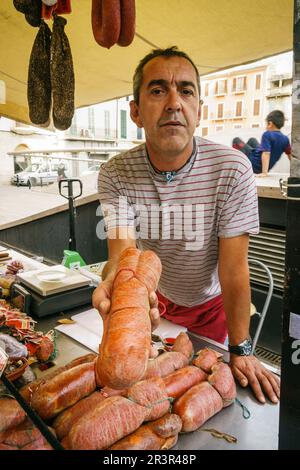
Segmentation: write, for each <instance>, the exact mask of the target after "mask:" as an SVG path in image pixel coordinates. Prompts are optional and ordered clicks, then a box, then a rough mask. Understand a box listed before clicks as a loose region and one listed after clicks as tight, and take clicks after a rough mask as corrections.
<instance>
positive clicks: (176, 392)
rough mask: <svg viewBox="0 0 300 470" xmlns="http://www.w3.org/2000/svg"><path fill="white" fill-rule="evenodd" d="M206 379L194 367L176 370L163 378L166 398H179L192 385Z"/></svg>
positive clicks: (204, 374)
mask: <svg viewBox="0 0 300 470" xmlns="http://www.w3.org/2000/svg"><path fill="white" fill-rule="evenodd" d="M206 379H207V375H206V373H205V372H203V370H201V369H198V367H195V366H186V367H183V368H182V369H178V370H177V371H176V372H173V373H172V374H170V375H167V376H166V377H164V378H163V381H164V383H165V386H166V390H167V394H168V397H171V398H174V399H175V398H179V397H181V395H183V394H184V393H185V392H186V391H187V390H189V389H190V388H191V387H193V386H194V385H197V384H198V383H200V382H203V381H204V380H206Z"/></svg>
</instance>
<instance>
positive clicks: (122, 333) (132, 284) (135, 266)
mask: <svg viewBox="0 0 300 470" xmlns="http://www.w3.org/2000/svg"><path fill="white" fill-rule="evenodd" d="M160 273H161V262H160V259H159V258H158V257H157V256H156V254H155V253H154V252H153V251H150V250H149V251H148V250H147V251H145V252H141V251H140V250H138V249H137V248H127V249H126V250H124V251H123V252H122V253H121V256H120V260H119V265H118V269H117V273H116V276H115V279H114V283H113V288H112V295H111V308H110V311H109V314H108V315H107V318H106V319H105V321H104V328H103V337H102V342H101V344H100V347H99V356H98V359H97V363H96V381H97V385H98V386H100V387H103V386H105V385H106V386H108V387H111V388H114V389H124V388H128V387H130V386H131V385H133V384H134V383H135V382H138V381H139V380H141V379H142V378H143V377H144V375H145V373H146V370H147V364H148V359H149V355H150V349H151V321H150V316H149V311H150V305H149V292H152V291H154V290H155V289H156V287H157V283H158V280H159V277H160Z"/></svg>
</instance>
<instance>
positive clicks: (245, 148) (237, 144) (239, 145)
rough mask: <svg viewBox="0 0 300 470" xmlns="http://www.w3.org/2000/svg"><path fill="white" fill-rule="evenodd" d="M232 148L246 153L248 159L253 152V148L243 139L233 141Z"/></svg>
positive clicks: (236, 138)
mask: <svg viewBox="0 0 300 470" xmlns="http://www.w3.org/2000/svg"><path fill="white" fill-rule="evenodd" d="M232 147H233V148H234V149H236V150H239V151H240V152H242V153H244V154H245V155H247V157H249V156H250V154H251V152H252V148H251V147H250V146H249V145H248V144H246V143H245V142H244V141H243V140H242V139H240V138H239V137H235V138H234V139H233V141H232Z"/></svg>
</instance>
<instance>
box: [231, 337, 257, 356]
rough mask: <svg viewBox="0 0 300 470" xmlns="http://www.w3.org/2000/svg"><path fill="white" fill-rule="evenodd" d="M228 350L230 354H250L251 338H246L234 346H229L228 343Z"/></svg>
mask: <svg viewBox="0 0 300 470" xmlns="http://www.w3.org/2000/svg"><path fill="white" fill-rule="evenodd" d="M228 350H229V352H230V353H232V354H237V356H250V355H251V351H252V340H251V339H248V338H247V339H245V340H244V341H243V342H242V343H240V344H237V345H236V346H231V345H230V344H229V346H228Z"/></svg>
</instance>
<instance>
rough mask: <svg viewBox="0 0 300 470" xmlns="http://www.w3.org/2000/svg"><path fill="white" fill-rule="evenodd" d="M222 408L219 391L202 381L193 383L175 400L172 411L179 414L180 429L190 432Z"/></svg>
mask: <svg viewBox="0 0 300 470" xmlns="http://www.w3.org/2000/svg"><path fill="white" fill-rule="evenodd" d="M222 408H223V400H222V398H221V397H220V395H219V393H218V392H217V391H216V390H215V389H214V387H213V386H212V385H210V384H209V383H208V382H202V383H200V384H198V385H194V387H192V388H191V389H190V390H188V391H187V392H186V393H184V394H183V395H182V396H181V397H180V398H178V399H177V400H176V401H175V403H174V406H173V413H176V414H177V415H178V416H180V418H181V420H182V431H184V432H191V431H195V430H196V429H198V428H199V427H200V426H202V424H204V423H205V421H207V420H208V419H209V418H211V417H212V416H214V415H215V414H216V413H218V412H219V411H221V409H222Z"/></svg>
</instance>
